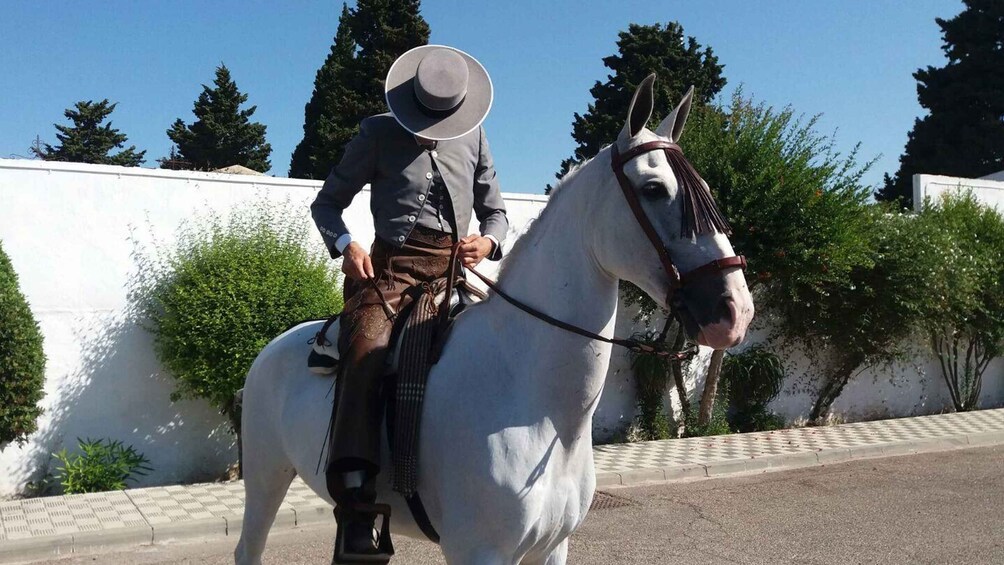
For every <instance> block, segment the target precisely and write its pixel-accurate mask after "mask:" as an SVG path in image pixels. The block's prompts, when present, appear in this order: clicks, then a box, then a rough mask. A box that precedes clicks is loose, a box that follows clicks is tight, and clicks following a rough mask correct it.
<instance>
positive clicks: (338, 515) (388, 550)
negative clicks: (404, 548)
mask: <svg viewBox="0 0 1004 565" xmlns="http://www.w3.org/2000/svg"><path fill="white" fill-rule="evenodd" d="M340 498H341V500H340V501H339V503H338V506H337V507H336V508H335V520H337V521H338V532H337V534H336V535H335V555H334V557H333V558H332V561H331V562H332V563H333V564H336V565H345V564H350V563H387V562H388V561H390V558H391V556H392V555H394V547H393V545H391V541H390V530H389V525H390V507H388V506H386V505H383V504H374V502H375V501H376V494H375V493H372V492H368V489H364V488H350V489H346V490H345V491H344V492H343V493H342V496H341V497H340ZM377 514H382V515H383V525H382V531H381V532H379V533H378V532H377V531H376V529H375V528H374V526H375V524H376V518H377Z"/></svg>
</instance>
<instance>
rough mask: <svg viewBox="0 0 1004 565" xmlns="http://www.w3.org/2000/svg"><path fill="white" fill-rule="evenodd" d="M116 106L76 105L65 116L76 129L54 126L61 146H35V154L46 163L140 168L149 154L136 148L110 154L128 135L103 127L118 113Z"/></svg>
mask: <svg viewBox="0 0 1004 565" xmlns="http://www.w3.org/2000/svg"><path fill="white" fill-rule="evenodd" d="M116 105H117V104H114V103H111V102H109V101H108V99H107V98H106V99H104V100H102V101H100V102H94V101H93V100H87V101H81V102H77V103H76V104H75V105H74V109H67V110H66V111H65V112H63V115H64V116H66V118H67V119H69V120H70V121H71V122H73V126H72V127H71V126H63V125H59V124H53V125H55V126H56V130H58V131H59V133H57V134H56V139H58V140H59V145H58V146H56V147H53V146H52V145H49V144H48V143H45V144H42V146H41V147H38V146H33V147H32V148H31V151H32V153H34V154H35V156H36V157H38V158H39V159H44V160H46V161H72V162H75V163H93V164H97V165H121V166H123V167H138V166H139V165H141V164H142V163H143V157H144V156H145V155H146V151H136V146H135V145H130V146H129V147H128V148H125V149H123V150H122V151H119V152H118V153H115V154H114V155H112V154H111V151H112V150H113V149H120V148H122V147H123V146H124V145H125V143H126V139H127V137H126V135H125V134H124V133H122V132H120V131H119V130H117V129H115V128H113V127H112V123H111V122H108V123H107V124H104V125H102V122H104V121H105V119H107V118H108V115H109V114H111V113H112V111H113V110H115V106H116Z"/></svg>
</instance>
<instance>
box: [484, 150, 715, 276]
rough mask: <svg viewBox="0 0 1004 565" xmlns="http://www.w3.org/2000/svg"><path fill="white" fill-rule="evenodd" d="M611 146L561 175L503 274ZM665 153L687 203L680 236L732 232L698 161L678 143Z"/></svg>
mask: <svg viewBox="0 0 1004 565" xmlns="http://www.w3.org/2000/svg"><path fill="white" fill-rule="evenodd" d="M608 147H610V146H609V145H605V146H603V147H602V148H600V151H599V152H598V153H597V154H596V156H595V157H592V158H590V159H587V160H585V161H583V162H582V163H578V164H576V165H573V166H572V167H571V168H570V169H569V171H568V172H567V173H565V176H563V177H561V179H560V180H559V181H558V184H557V185H556V186H555V187H554V188H553V189H552V190H551V194H550V198H549V199H548V202H547V205H546V206H545V207H544V210H543V211H542V212H541V213H540V215H539V216H537V218H536V219H535V220H533V221H532V222H531V224H530V227H528V228H527V230H526V232H525V233H524V234H523V236H522V237H520V238H519V239H517V240H516V243H515V244H514V245H513V248H512V250H510V251H509V253H508V254H507V255H506V257H505V258H504V259H503V260H502V265H501V267H500V269H499V277H500V278H501V276H502V275H503V274H504V273H505V271H506V267H507V266H508V265H509V264H511V263H512V262H514V261H515V258H517V257H519V256H520V255H522V254H523V253H524V252H525V251H524V250H525V249H527V248H528V247H533V245H534V244H535V243H536V242H537V240H538V239H540V237H541V235H540V232H541V231H542V230H541V229H539V227H540V225H541V224H546V223H547V222H546V220H547V219H548V218H549V217H550V215H551V214H552V210H554V209H555V208H557V207H559V206H560V202H561V201H563V200H564V199H565V198H567V193H568V192H572V191H573V190H571V185H574V184H575V182H576V181H577V180H578V178H579V176H580V172H581V171H582V170H583V169H584V168H585V167H586V165H588V164H589V163H590V162H592V161H593V159H596V158H597V157H599V156H600V155H603V154H604V152H605V151H606V149H607V148H608ZM665 155H666V159H667V160H668V161H669V165H670V168H671V169H672V170H673V174H674V175H675V177H676V182H677V187H678V190H679V196H678V197H679V198H680V199H681V200H682V203H683V217H682V218H681V220H682V221H681V223H680V236H681V237H684V238H693V237H694V236H696V235H698V234H702V233H715V232H718V233H723V234H731V233H732V228H731V226H729V223H728V221H726V220H725V217H724V216H723V215H722V213H721V211H720V210H719V208H718V205H717V204H716V203H715V199H714V197H713V196H712V195H711V190H710V188H709V187H708V184H707V183H706V182H705V181H704V179H703V178H701V175H700V173H698V172H697V170H696V169H695V168H694V165H692V164H691V163H690V161H689V160H688V159H687V158H686V157H685V156H684V155H683V151H682V150H681V149H679V147H676V148H673V149H669V150H666V151H665Z"/></svg>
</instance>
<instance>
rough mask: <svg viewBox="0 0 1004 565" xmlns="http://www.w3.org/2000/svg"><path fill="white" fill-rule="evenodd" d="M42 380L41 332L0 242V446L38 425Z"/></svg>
mask: <svg viewBox="0 0 1004 565" xmlns="http://www.w3.org/2000/svg"><path fill="white" fill-rule="evenodd" d="M44 384H45V353H44V352H43V350H42V332H41V331H40V330H39V327H38V322H36V321H35V316H34V315H33V314H32V312H31V308H30V307H29V306H28V301H27V300H25V297H24V294H23V293H22V292H21V289H20V286H19V285H18V280H17V273H15V272H14V266H13V265H12V264H11V262H10V258H9V257H8V256H7V254H6V253H4V250H3V247H2V246H0V448H3V446H4V445H5V444H7V443H9V442H12V441H15V442H24V440H25V439H26V438H27V437H28V436H29V435H30V434H31V433H32V432H34V431H35V430H36V429H37V424H36V420H37V419H38V416H39V415H40V414H41V413H42V410H41V408H39V407H38V401H39V400H41V399H42V395H43V391H42V388H43V386H44Z"/></svg>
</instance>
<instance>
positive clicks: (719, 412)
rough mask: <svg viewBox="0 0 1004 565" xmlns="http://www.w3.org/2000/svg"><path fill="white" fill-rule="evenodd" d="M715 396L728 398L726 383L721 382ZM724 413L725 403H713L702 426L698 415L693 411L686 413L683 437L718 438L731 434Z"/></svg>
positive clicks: (725, 409)
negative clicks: (708, 416)
mask: <svg viewBox="0 0 1004 565" xmlns="http://www.w3.org/2000/svg"><path fill="white" fill-rule="evenodd" d="M716 396H717V397H718V398H728V396H729V387H728V383H726V382H723V383H720V384H719V385H718V390H717V391H716ZM726 412H727V407H726V403H724V402H716V403H714V405H713V406H712V408H711V417H710V418H709V419H708V421H707V423H703V424H702V423H701V422H700V418H699V417H698V413H696V412H694V411H693V410H691V411H689V412H687V413H686V414H684V427H683V437H703V436H720V435H725V434H731V433H732V429H731V428H730V427H729V422H728V418H727V415H726Z"/></svg>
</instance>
